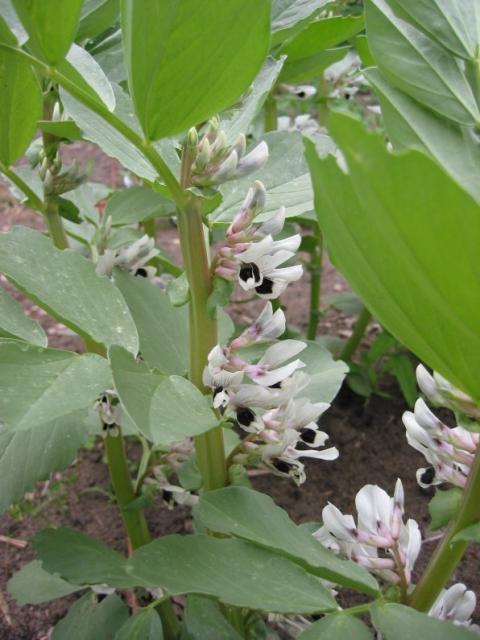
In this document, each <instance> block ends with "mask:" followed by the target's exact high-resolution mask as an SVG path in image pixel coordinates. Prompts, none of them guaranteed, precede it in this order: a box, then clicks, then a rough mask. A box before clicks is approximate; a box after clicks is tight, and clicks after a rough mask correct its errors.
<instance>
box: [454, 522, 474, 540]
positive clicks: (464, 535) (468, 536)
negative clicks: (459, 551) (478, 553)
mask: <svg viewBox="0 0 480 640" xmlns="http://www.w3.org/2000/svg"><path fill="white" fill-rule="evenodd" d="M453 542H476V543H477V544H478V543H480V522H475V524H472V525H470V526H469V527H465V529H461V530H460V531H459V532H458V533H456V534H455V536H454V537H453V539H452V543H453Z"/></svg>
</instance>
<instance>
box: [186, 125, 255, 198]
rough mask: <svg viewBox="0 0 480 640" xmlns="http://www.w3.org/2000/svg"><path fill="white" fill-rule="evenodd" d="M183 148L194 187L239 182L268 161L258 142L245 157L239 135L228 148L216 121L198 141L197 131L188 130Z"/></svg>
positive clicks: (242, 140) (242, 136) (243, 146)
mask: <svg viewBox="0 0 480 640" xmlns="http://www.w3.org/2000/svg"><path fill="white" fill-rule="evenodd" d="M187 146H188V149H189V152H190V154H191V156H193V162H192V167H191V173H192V175H191V180H192V184H193V185H194V186H197V187H207V186H211V185H218V184H221V183H222V182H226V181H227V180H235V179H236V178H242V177H243V176H247V175H249V174H250V173H252V172H253V171H256V170H257V169H260V167H262V166H263V165H264V164H265V162H266V161H267V159H268V146H267V144H266V142H260V143H259V144H258V145H257V146H256V147H254V148H253V149H252V150H251V151H250V152H249V153H245V152H246V149H247V141H246V138H245V136H244V134H243V133H241V134H239V136H238V137H237V139H236V140H235V142H234V143H233V144H232V145H231V144H229V143H228V142H227V137H226V134H225V132H224V131H222V130H220V122H219V120H218V118H212V119H211V120H210V121H209V123H208V126H207V129H206V132H205V134H204V135H203V136H202V138H201V140H200V141H199V140H198V133H197V130H196V129H195V128H192V129H190V131H189V132H188V136H187Z"/></svg>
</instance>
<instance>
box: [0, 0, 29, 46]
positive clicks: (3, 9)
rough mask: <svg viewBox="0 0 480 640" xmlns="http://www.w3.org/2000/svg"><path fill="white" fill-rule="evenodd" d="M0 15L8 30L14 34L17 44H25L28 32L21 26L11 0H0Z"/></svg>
mask: <svg viewBox="0 0 480 640" xmlns="http://www.w3.org/2000/svg"><path fill="white" fill-rule="evenodd" d="M0 16H1V17H2V18H3V20H4V21H5V23H6V24H7V26H8V28H9V29H10V31H11V32H12V33H13V34H14V36H15V38H16V39H17V40H18V44H19V45H23V44H25V42H26V41H27V40H28V34H27V32H26V31H25V29H24V28H23V25H22V23H21V22H20V20H19V18H18V16H17V13H16V11H15V9H14V8H13V4H12V0H0Z"/></svg>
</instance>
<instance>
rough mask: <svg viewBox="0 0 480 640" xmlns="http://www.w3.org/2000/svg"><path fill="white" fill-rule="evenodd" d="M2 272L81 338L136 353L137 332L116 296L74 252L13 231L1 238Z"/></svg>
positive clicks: (29, 231) (31, 233)
mask: <svg viewBox="0 0 480 640" xmlns="http://www.w3.org/2000/svg"><path fill="white" fill-rule="evenodd" d="M0 271H1V272H3V273H4V274H5V275H6V276H7V278H8V279H9V280H10V281H11V282H12V283H13V284H14V285H15V286H16V287H17V288H18V289H19V290H20V291H22V292H23V293H24V294H25V295H26V296H27V297H28V298H30V299H31V300H33V301H34V302H35V303H36V304H38V305H39V306H40V307H42V308H43V309H45V310H46V311H48V312H49V313H50V314H51V315H52V316H54V317H55V318H57V319H58V320H59V321H60V322H62V323H63V324H65V325H67V326H68V327H70V328H71V329H73V331H75V332H76V333H78V334H79V335H81V336H83V337H85V336H88V337H90V338H91V339H92V340H93V341H95V342H97V343H99V344H104V345H105V346H109V345H112V344H119V345H121V346H123V347H125V348H126V349H128V350H129V351H132V352H133V353H137V351H138V335H137V330H136V328H135V325H134V323H133V319H132V317H131V315H130V313H129V311H128V307H127V305H126V303H125V301H124V299H123V298H122V296H121V294H120V292H119V291H118V289H117V288H116V287H115V286H114V285H113V284H112V283H111V282H110V281H109V280H108V279H107V278H104V277H99V276H97V274H96V273H95V265H94V264H93V263H91V262H89V261H88V260H86V259H85V258H83V257H82V256H81V255H79V254H78V253H74V252H73V251H70V250H66V251H60V250H59V249H56V248H55V247H54V246H53V244H52V243H51V241H50V240H49V239H48V238H46V237H45V236H43V235H42V234H41V233H39V232H38V231H34V230H33V229H28V228H27V227H14V228H13V229H12V230H11V231H9V232H8V233H2V234H0Z"/></svg>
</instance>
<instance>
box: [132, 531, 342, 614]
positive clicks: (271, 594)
mask: <svg viewBox="0 0 480 640" xmlns="http://www.w3.org/2000/svg"><path fill="white" fill-rule="evenodd" d="M179 558H181V559H182V561H181V562H179V561H178V560H179ZM127 568H128V571H129V573H130V574H131V575H132V577H133V578H134V579H137V580H142V581H144V582H145V583H148V584H151V585H155V586H158V587H161V588H163V589H166V590H167V591H168V592H169V593H170V594H171V595H179V594H185V593H187V594H188V593H198V594H203V595H210V596H213V597H215V598H218V599H219V600H220V601H221V602H224V603H225V604H231V605H234V606H238V607H247V608H249V609H257V610H261V611H273V612H276V613H316V612H320V611H331V610H334V609H335V608H336V606H337V605H336V603H335V600H334V599H333V598H332V596H331V595H330V592H329V591H328V590H327V589H326V588H325V587H324V586H323V585H322V584H321V582H320V580H318V578H316V577H315V576H312V575H309V574H308V573H306V571H304V570H303V569H302V568H301V567H299V566H298V565H296V564H294V563H293V562H290V561H289V560H287V559H286V558H282V557H281V556H278V555H276V554H275V553H272V552H271V551H268V550H267V549H261V548H260V547H257V546H255V545H253V544H251V543H249V542H244V541H243V540H232V539H230V540H225V539H224V540H220V539H218V538H208V537H206V536H201V535H194V536H179V535H171V536H165V537H163V538H159V539H157V540H155V541H154V542H151V543H150V544H147V545H145V546H143V547H141V548H140V549H138V550H137V551H135V553H134V554H133V556H132V557H131V559H130V560H129V561H128V564H127ZM232 577H234V579H232Z"/></svg>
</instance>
